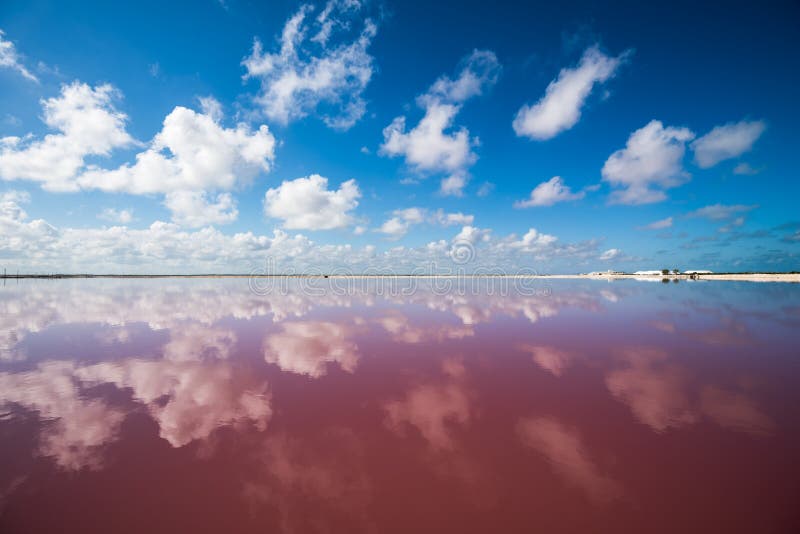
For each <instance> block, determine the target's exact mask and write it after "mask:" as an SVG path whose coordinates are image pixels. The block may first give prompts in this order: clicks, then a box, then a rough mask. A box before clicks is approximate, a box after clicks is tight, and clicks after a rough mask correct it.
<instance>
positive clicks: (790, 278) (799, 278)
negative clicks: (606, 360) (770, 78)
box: [0, 273, 800, 283]
mask: <svg viewBox="0 0 800 534" xmlns="http://www.w3.org/2000/svg"><path fill="white" fill-rule="evenodd" d="M75 278H85V279H88V278H134V279H135V278H304V279H307V278H322V279H324V278H343V279H347V278H376V279H380V278H524V279H545V280H546V279H589V280H645V281H659V280H706V281H712V280H719V281H739V282H796V283H800V273H707V274H696V275H689V274H666V275H662V274H645V275H642V274H488V273H485V274H6V275H0V279H3V280H24V279H34V280H35V279H40V280H59V279H75Z"/></svg>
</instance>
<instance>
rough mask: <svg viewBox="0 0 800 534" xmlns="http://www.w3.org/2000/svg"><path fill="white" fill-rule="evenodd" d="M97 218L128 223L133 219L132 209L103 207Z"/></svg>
mask: <svg viewBox="0 0 800 534" xmlns="http://www.w3.org/2000/svg"><path fill="white" fill-rule="evenodd" d="M97 218H98V219H102V220H104V221H109V222H115V223H120V224H128V223H129V222H131V221H133V210H130V209H123V210H117V209H114V208H105V209H104V210H103V211H101V212H100V213H99V214H98V215H97Z"/></svg>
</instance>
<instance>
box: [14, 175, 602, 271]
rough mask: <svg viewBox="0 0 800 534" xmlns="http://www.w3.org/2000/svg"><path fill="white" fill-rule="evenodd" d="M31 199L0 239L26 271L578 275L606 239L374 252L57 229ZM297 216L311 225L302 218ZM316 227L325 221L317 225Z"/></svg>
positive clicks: (158, 231)
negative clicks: (431, 269)
mask: <svg viewBox="0 0 800 534" xmlns="http://www.w3.org/2000/svg"><path fill="white" fill-rule="evenodd" d="M342 189H344V188H342ZM340 192H341V189H340ZM329 193H330V192H329ZM334 193H336V192H334ZM25 197H26V195H24V194H18V193H13V194H12V193H7V194H4V195H3V196H2V197H0V235H2V236H3V239H0V257H3V258H6V260H4V265H6V266H7V267H8V269H9V271H10V272H13V271H14V270H15V269H17V268H19V270H20V272H23V273H24V272H29V273H30V272H33V273H36V272H64V273H76V272H77V273H81V272H97V273H148V272H150V273H152V272H153V266H154V265H157V266H158V271H159V272H164V273H190V274H191V273H198V272H205V273H209V272H211V273H213V272H237V273H249V272H251V271H252V270H253V269H255V268H260V267H261V266H263V265H264V261H265V258H270V259H271V260H272V261H273V262H274V265H272V266H271V267H270V268H271V269H273V270H271V271H268V272H296V273H302V272H309V271H311V270H322V271H331V270H334V269H349V270H351V271H352V272H365V271H366V270H367V269H371V270H373V271H375V270H377V271H379V272H395V273H411V272H414V270H415V269H419V268H420V267H421V266H426V265H430V262H436V264H438V265H442V266H447V265H451V263H452V262H453V261H454V258H456V257H457V258H458V261H459V262H461V261H462V260H463V259H464V255H463V253H464V252H466V253H467V255H466V259H468V260H469V261H467V262H462V263H459V265H461V266H463V267H464V268H465V269H467V270H468V271H472V270H475V269H503V270H505V271H508V270H513V269H516V268H522V267H524V268H526V269H529V268H530V267H531V265H532V264H531V261H532V260H535V261H536V262H538V263H537V264H536V265H537V269H545V268H547V269H552V268H554V267H556V270H558V268H561V269H562V270H563V269H564V268H566V269H569V270H574V269H576V268H577V266H578V265H587V264H588V263H589V262H591V261H592V260H596V258H597V255H598V252H597V242H596V241H593V240H588V241H583V242H577V243H559V241H558V239H557V238H556V236H553V235H549V234H544V233H539V232H538V231H536V230H535V229H531V230H529V231H528V232H527V233H526V234H525V235H524V236H522V237H518V236H517V235H515V234H509V235H505V236H497V237H495V236H494V235H493V233H492V231H491V229H488V228H477V227H474V226H472V225H471V224H469V225H464V226H463V227H461V228H460V229H459V231H458V232H457V233H456V232H454V233H455V234H456V235H454V237H453V239H451V240H445V239H442V240H438V241H433V242H430V243H426V244H423V245H419V246H416V247H404V246H397V247H392V248H390V249H388V250H377V249H376V247H375V246H373V245H364V246H360V247H355V246H353V245H351V244H348V243H341V244H322V243H316V242H314V241H312V240H310V239H308V238H307V237H305V236H303V235H299V234H298V235H290V234H288V233H286V232H284V231H281V230H274V231H273V232H272V233H271V234H268V235H260V234H254V233H252V232H238V233H232V234H225V233H222V232H221V231H219V230H217V229H216V228H213V227H206V228H202V229H198V230H191V231H190V230H185V229H182V228H181V226H179V225H177V224H173V223H167V222H162V221H156V222H154V223H152V224H151V225H150V226H148V227H145V228H141V229H133V228H129V227H126V226H110V227H100V228H69V227H65V228H58V227H55V226H52V225H50V224H48V222H47V221H44V220H42V219H33V220H32V219H30V218H28V216H27V215H26V214H25V211H24V210H23V209H22V208H21V206H20V202H23V201H24V200H25ZM326 202H327V201H326ZM326 209H327V208H326ZM295 215H296V216H297V217H295ZM449 215H451V214H446V213H443V214H442V220H443V222H438V221H439V220H440V219H439V212H438V210H437V211H436V212H427V214H426V218H425V221H424V223H426V224H442V225H447V224H450V223H457V221H459V220H464V221H468V220H469V217H470V216H469V215H463V214H452V215H454V216H453V217H450V216H449ZM292 217H293V218H295V219H297V220H299V221H301V222H304V223H305V222H308V220H306V219H303V217H301V214H299V213H297V214H294V215H292ZM332 217H333V218H336V217H337V215H334V216H332ZM332 217H331V216H328V217H327V219H328V220H330V219H331V218H332ZM293 221H294V219H293ZM294 222H297V221H294ZM310 222H312V223H319V222H320V221H319V219H317V220H313V219H311V221H310ZM470 248H471V249H470ZM462 249H466V250H462ZM75 251H80V253H79V254H77V253H75Z"/></svg>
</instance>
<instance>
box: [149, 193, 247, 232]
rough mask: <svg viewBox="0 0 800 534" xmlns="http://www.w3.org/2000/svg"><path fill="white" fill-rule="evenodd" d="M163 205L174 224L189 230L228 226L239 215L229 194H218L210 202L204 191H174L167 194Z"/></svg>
mask: <svg viewBox="0 0 800 534" xmlns="http://www.w3.org/2000/svg"><path fill="white" fill-rule="evenodd" d="M164 205H165V206H166V207H167V209H169V210H170V211H171V212H172V221H173V222H174V223H176V224H180V225H181V226H188V227H190V228H198V227H200V226H206V225H209V224H228V223H231V222H233V221H235V220H236V217H238V215H239V210H237V209H236V201H235V200H234V199H233V197H232V196H231V195H230V193H220V194H218V195H217V197H216V199H215V200H213V201H212V200H209V198H208V194H207V193H206V192H205V191H175V192H172V193H167V195H166V197H165V199H164Z"/></svg>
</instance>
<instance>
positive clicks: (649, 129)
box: [602, 120, 694, 204]
mask: <svg viewBox="0 0 800 534" xmlns="http://www.w3.org/2000/svg"><path fill="white" fill-rule="evenodd" d="M693 137H694V134H693V133H692V132H691V130H689V129H688V128H673V127H666V128H665V127H664V125H663V124H662V123H661V122H660V121H656V120H654V121H650V122H649V123H648V124H647V125H646V126H644V127H642V128H640V129H638V130H636V131H635V132H633V133H632V134H631V136H630V137H629V138H628V142H627V144H626V145H625V148H624V149H621V150H617V151H616V152H614V153H613V154H611V156H610V157H609V158H608V160H606V162H605V164H604V165H603V170H602V174H603V180H604V181H606V182H608V183H610V184H611V185H612V186H616V187H619V188H621V189H618V190H616V191H614V192H613V193H612V194H611V202H613V203H619V204H648V203H652V202H660V201H662V200H664V199H666V194H665V193H664V191H663V190H664V189H668V188H671V187H676V186H678V185H680V184H682V183H684V182H686V181H687V180H689V178H690V177H689V175H688V174H687V173H686V171H685V170H684V169H683V163H682V162H683V155H684V153H685V151H686V147H685V144H686V142H687V141H690V140H691V139H692V138H693Z"/></svg>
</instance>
